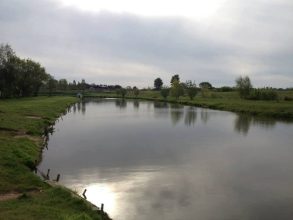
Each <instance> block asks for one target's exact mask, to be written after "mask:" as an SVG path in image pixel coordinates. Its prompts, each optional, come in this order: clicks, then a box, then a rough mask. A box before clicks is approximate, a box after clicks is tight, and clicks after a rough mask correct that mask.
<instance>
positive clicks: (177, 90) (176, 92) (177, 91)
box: [170, 80, 184, 100]
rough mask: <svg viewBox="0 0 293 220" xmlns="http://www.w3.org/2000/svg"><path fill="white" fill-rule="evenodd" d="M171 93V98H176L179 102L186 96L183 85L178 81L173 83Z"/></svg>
mask: <svg viewBox="0 0 293 220" xmlns="http://www.w3.org/2000/svg"><path fill="white" fill-rule="evenodd" d="M170 93H171V96H173V97H175V98H176V100H178V99H179V97H180V96H182V95H184V88H183V85H182V84H181V83H180V82H179V81H178V80H175V81H173V83H172V86H171V90H170Z"/></svg>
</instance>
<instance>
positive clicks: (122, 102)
mask: <svg viewBox="0 0 293 220" xmlns="http://www.w3.org/2000/svg"><path fill="white" fill-rule="evenodd" d="M115 105H116V106H117V107H119V108H120V109H124V108H126V106H127V102H126V100H125V99H115Z"/></svg>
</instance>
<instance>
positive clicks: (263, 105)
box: [85, 91, 293, 120]
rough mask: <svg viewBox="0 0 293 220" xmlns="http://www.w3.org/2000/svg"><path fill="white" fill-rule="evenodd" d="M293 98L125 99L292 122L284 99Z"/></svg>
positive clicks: (155, 95)
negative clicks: (266, 99)
mask: <svg viewBox="0 0 293 220" xmlns="http://www.w3.org/2000/svg"><path fill="white" fill-rule="evenodd" d="M285 96H286V97H291V98H293V92H292V91H291V92H287V91H286V92H279V97H280V99H279V100H277V101H257V100H246V99H240V98H239V96H238V94H237V93H236V92H210V93H209V94H208V96H207V97H202V96H201V94H200V93H199V94H198V95H197V96H196V97H195V98H194V100H190V99H189V98H188V97H187V96H181V97H180V98H179V99H178V100H175V99H174V98H172V97H168V98H167V99H166V100H164V99H163V98H162V96H161V95H160V93H159V92H158V91H141V92H140V94H139V95H138V96H137V97H135V96H134V95H133V94H132V93H131V92H130V93H128V94H127V95H126V98H138V99H144V100H155V101H168V102H172V103H180V104H184V105H192V106H198V107H205V108H212V109H218V110H225V111H232V112H239V113H248V114H251V115H257V116H264V117H273V118H276V119H285V120H293V101H286V100H284V97H285ZM85 97H120V96H117V94H116V93H114V92H107V93H105V92H104V93H93V92H92V93H85Z"/></svg>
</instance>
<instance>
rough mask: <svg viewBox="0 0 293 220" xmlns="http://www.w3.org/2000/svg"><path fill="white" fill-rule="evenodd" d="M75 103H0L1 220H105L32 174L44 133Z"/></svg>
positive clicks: (46, 99) (46, 100)
mask: <svg viewBox="0 0 293 220" xmlns="http://www.w3.org/2000/svg"><path fill="white" fill-rule="evenodd" d="M76 100H77V99H76V98H73V97H34V98H23V99H5V100H0V122H1V123H0V219H19V220H20V219H21V220H25V219H109V217H108V216H107V214H105V213H102V212H101V211H99V210H96V211H94V210H92V206H91V204H89V203H88V202H86V201H85V200H83V199H81V198H79V197H78V196H74V195H75V194H74V193H73V192H71V191H70V190H68V189H66V188H63V187H60V186H56V187H52V186H50V185H49V184H47V183H46V182H44V181H42V180H41V179H40V178H39V177H38V176H37V175H35V174H34V172H33V169H34V166H35V161H36V160H37V161H39V160H40V157H41V154H42V143H43V138H42V135H43V134H44V131H45V128H47V127H48V126H50V125H52V124H53V123H54V121H55V120H56V119H57V117H58V116H60V115H61V114H63V113H64V112H65V110H66V109H67V108H68V107H69V106H70V105H71V104H72V103H74V102H76ZM102 217H103V218H102Z"/></svg>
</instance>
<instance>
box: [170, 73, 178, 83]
mask: <svg viewBox="0 0 293 220" xmlns="http://www.w3.org/2000/svg"><path fill="white" fill-rule="evenodd" d="M175 81H177V82H179V83H180V78H179V75H178V74H176V75H173V76H172V78H171V81H170V83H171V85H173V83H174V82H175Z"/></svg>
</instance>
